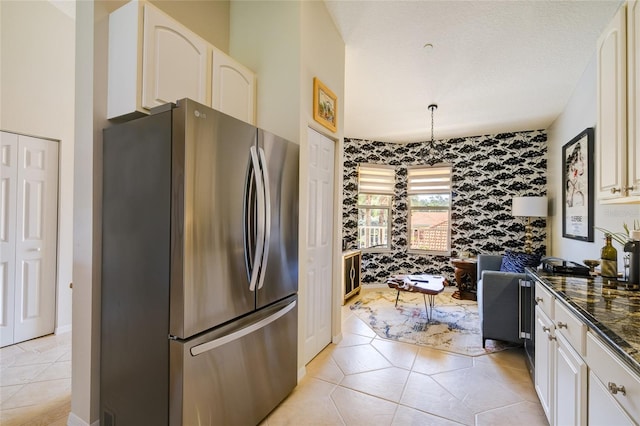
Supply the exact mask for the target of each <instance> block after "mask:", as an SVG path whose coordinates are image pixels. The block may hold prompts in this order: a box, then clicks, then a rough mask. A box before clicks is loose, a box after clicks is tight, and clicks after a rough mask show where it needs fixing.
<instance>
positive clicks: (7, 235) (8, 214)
mask: <svg viewBox="0 0 640 426" xmlns="http://www.w3.org/2000/svg"><path fill="white" fill-rule="evenodd" d="M0 159H1V162H2V181H1V183H0V347H1V346H6V345H10V344H12V343H13V342H14V338H13V324H14V317H15V314H14V312H15V311H14V300H15V279H16V201H17V195H16V188H17V179H18V165H17V164H18V135H16V134H15V133H6V132H0Z"/></svg>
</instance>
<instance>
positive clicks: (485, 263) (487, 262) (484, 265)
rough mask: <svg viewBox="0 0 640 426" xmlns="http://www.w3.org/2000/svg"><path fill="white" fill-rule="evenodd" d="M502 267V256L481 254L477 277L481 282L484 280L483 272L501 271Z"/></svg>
mask: <svg viewBox="0 0 640 426" xmlns="http://www.w3.org/2000/svg"><path fill="white" fill-rule="evenodd" d="M501 265H502V256H501V255H496V254H480V255H478V274H477V275H476V276H477V277H478V279H479V280H481V279H482V272H483V271H485V270H487V271H499V270H500V266H501Z"/></svg>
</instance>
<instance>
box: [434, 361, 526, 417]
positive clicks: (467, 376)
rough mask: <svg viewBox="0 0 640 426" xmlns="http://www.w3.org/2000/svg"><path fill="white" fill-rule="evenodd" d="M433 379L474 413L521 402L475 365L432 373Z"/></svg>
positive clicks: (520, 399) (516, 396)
mask: <svg viewBox="0 0 640 426" xmlns="http://www.w3.org/2000/svg"><path fill="white" fill-rule="evenodd" d="M431 377H433V379H434V380H435V381H436V382H438V383H439V384H440V385H441V386H442V387H444V388H445V389H447V390H448V391H449V392H450V393H451V394H453V395H454V396H455V397H456V398H458V399H459V400H461V401H463V402H464V404H465V405H466V406H467V407H469V408H470V409H471V410H472V411H473V412H474V413H479V412H481V411H486V410H491V409H494V408H498V407H504V406H507V405H511V404H515V403H517V402H521V401H522V398H520V397H519V396H518V395H516V394H514V393H513V392H511V391H510V390H509V389H507V388H505V387H504V386H502V385H501V384H500V382H499V381H497V380H495V379H494V378H492V377H489V376H487V375H485V374H484V373H483V372H482V371H481V370H480V369H477V368H475V367H471V368H465V369H462V370H455V371H450V372H447V373H441V374H434V375H433V376H431Z"/></svg>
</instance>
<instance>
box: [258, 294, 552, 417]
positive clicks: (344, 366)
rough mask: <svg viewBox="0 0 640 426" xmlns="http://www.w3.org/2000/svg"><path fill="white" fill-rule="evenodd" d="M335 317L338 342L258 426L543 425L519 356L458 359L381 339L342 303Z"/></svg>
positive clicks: (505, 354) (312, 364) (309, 367)
mask: <svg viewBox="0 0 640 426" xmlns="http://www.w3.org/2000/svg"><path fill="white" fill-rule="evenodd" d="M350 302H351V303H353V300H352V301H350ZM342 314H343V315H342V317H343V323H342V333H343V340H342V341H341V342H340V343H339V344H337V345H334V344H331V345H329V346H328V347H327V348H326V349H325V350H323V351H322V352H321V353H320V354H319V355H318V356H317V357H316V358H315V359H313V360H312V361H311V362H310V363H309V364H308V365H307V375H306V376H305V378H304V379H303V380H302V381H301V382H300V383H299V384H298V386H297V387H296V389H294V391H293V393H292V394H291V395H290V396H289V397H288V398H287V399H286V400H285V401H284V402H283V403H282V404H280V406H279V407H277V408H276V409H275V410H274V411H273V412H272V413H271V415H269V417H267V419H266V420H265V421H264V422H263V423H262V424H263V426H279V425H459V424H464V425H517V424H526V425H547V424H548V423H547V420H546V418H545V415H544V412H543V411H542V407H541V406H540V402H539V401H538V397H537V396H536V393H535V390H534V388H533V384H532V382H531V378H530V377H529V373H528V371H527V367H526V364H525V358H524V356H525V355H524V352H523V350H522V349H520V348H518V349H512V350H508V351H503V352H498V353H495V354H491V355H483V356H479V357H469V356H463V355H458V354H453V353H448V352H443V351H438V350H434V349H430V348H427V347H421V346H415V345H410V344H406V343H399V342H395V341H389V340H385V339H382V338H380V337H378V336H376V334H375V333H374V332H373V331H372V330H371V329H370V328H369V327H368V326H367V325H366V324H365V323H363V322H362V321H361V320H360V319H359V318H358V317H357V316H355V315H353V314H352V313H351V312H350V310H349V309H348V304H347V305H345V307H344V308H343V310H342Z"/></svg>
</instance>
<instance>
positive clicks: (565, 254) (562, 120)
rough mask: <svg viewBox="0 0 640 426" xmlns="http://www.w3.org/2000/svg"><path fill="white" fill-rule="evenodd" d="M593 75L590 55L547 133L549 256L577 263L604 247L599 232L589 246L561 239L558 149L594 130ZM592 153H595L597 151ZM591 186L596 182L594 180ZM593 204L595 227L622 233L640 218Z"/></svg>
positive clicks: (632, 208)
mask: <svg viewBox="0 0 640 426" xmlns="http://www.w3.org/2000/svg"><path fill="white" fill-rule="evenodd" d="M594 51H595V49H594ZM596 73H597V72H596V55H595V53H594V55H593V57H592V58H591V60H590V61H589V64H588V65H587V68H586V69H585V71H584V73H583V75H582V77H581V78H580V80H579V81H578V84H577V85H576V88H575V90H574V92H573V95H572V97H571V99H570V100H569V102H568V103H567V106H566V107H565V109H564V111H563V112H562V114H561V115H560V116H559V117H558V118H557V119H556V120H555V121H554V122H553V123H552V125H551V126H550V127H549V129H548V137H549V139H548V158H549V163H548V165H547V167H548V169H547V171H548V180H547V193H548V195H549V198H550V200H551V212H550V214H551V218H550V220H549V221H548V223H549V226H550V229H549V235H551V242H550V245H549V247H550V250H549V254H550V255H552V256H558V257H562V258H565V259H569V260H573V261H578V262H582V261H583V260H584V259H598V258H600V249H601V248H602V246H603V245H604V240H603V234H602V232H600V231H595V234H594V242H592V243H588V242H582V241H577V240H573V239H568V238H563V237H562V190H563V181H562V164H561V160H562V147H563V145H565V144H566V143H567V142H569V141H570V140H571V139H573V138H574V137H575V136H577V135H578V134H579V133H580V132H582V131H583V130H584V129H586V128H587V127H594V128H595V126H596V121H597V113H596V106H597V95H596ZM598 143H600V141H598V140H595V145H596V146H597V144H598ZM594 151H595V152H597V148H596V149H595V150H594ZM596 173H597V171H596ZM594 182H597V176H595V179H594ZM594 192H595V189H594ZM594 203H595V204H594V210H595V214H594V216H595V217H594V224H595V226H598V227H602V228H606V229H609V230H611V231H619V232H622V231H623V229H622V225H623V223H627V224H632V223H633V220H634V219H636V220H637V219H639V218H640V205H638V204H635V205H633V204H632V205H603V204H599V203H598V202H597V200H595V201H594ZM616 249H617V250H618V265H619V268H618V269H619V270H620V271H622V266H621V265H622V254H623V253H622V248H621V247H620V246H619V245H617V246H616Z"/></svg>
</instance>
